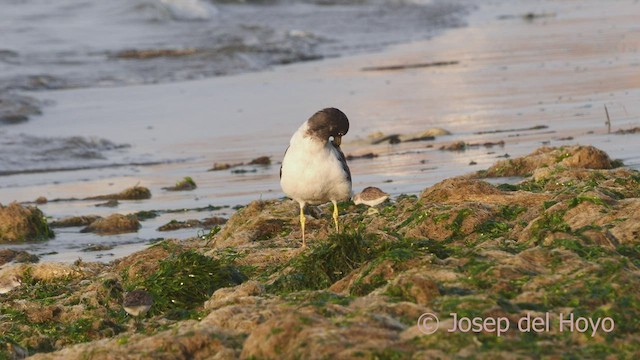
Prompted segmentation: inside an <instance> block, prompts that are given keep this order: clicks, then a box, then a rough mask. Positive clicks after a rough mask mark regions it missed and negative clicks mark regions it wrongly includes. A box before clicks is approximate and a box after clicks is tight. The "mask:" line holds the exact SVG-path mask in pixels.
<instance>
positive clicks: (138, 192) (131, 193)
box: [84, 185, 151, 200]
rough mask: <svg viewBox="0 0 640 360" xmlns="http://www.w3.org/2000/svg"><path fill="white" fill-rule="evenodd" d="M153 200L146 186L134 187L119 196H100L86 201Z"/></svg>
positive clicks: (88, 198) (118, 194)
mask: <svg viewBox="0 0 640 360" xmlns="http://www.w3.org/2000/svg"><path fill="white" fill-rule="evenodd" d="M150 198H151V191H149V189H147V188H146V187H144V186H138V185H136V186H133V187H130V188H127V189H125V190H122V191H121V192H119V193H117V194H108V195H98V196H91V197H87V198H84V200H146V199H150Z"/></svg>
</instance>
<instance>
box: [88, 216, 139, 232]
mask: <svg viewBox="0 0 640 360" xmlns="http://www.w3.org/2000/svg"><path fill="white" fill-rule="evenodd" d="M138 229H140V222H139V221H138V218H137V217H136V216H135V215H122V214H113V215H109V216H108V217H106V218H100V219H97V220H96V221H94V222H92V223H91V224H89V225H88V226H87V227H85V228H84V229H82V230H81V232H93V233H96V234H99V235H114V234H123V233H130V232H136V231H138Z"/></svg>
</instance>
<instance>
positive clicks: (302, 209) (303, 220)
mask: <svg viewBox="0 0 640 360" xmlns="http://www.w3.org/2000/svg"><path fill="white" fill-rule="evenodd" d="M306 221H307V218H305V217H304V204H300V228H301V229H302V230H301V231H302V247H307V243H306V242H305V240H304V223H305V222H306Z"/></svg>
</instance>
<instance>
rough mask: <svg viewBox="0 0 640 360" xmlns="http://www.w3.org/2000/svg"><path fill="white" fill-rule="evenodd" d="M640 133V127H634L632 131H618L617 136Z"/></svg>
mask: <svg viewBox="0 0 640 360" xmlns="http://www.w3.org/2000/svg"><path fill="white" fill-rule="evenodd" d="M638 133H640V127H634V128H631V129H618V130H616V132H615V134H617V135H626V134H638Z"/></svg>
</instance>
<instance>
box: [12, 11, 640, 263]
mask: <svg viewBox="0 0 640 360" xmlns="http://www.w3.org/2000/svg"><path fill="white" fill-rule="evenodd" d="M528 13H532V14H536V15H542V16H539V17H538V16H533V19H527V18H526V17H523V16H524V15H526V14H528ZM639 15H640V3H638V2H635V1H630V0H629V1H623V0H620V1H614V2H611V3H607V4H606V5H605V4H603V3H601V2H598V1H582V2H580V3H576V2H573V1H541V2H536V3H535V4H527V2H524V1H519V2H515V3H509V4H504V5H501V6H499V7H498V6H485V7H483V8H482V9H480V11H478V12H477V13H476V14H474V15H473V16H472V18H471V24H470V26H469V27H466V28H461V29H455V30H451V31H448V32H446V33H445V34H443V35H441V36H439V37H436V38H434V39H432V40H430V41H421V42H416V43H412V44H406V45H402V46H396V47H393V48H390V49H388V51H385V52H384V53H380V54H367V55H359V56H353V57H348V58H339V59H331V60H325V61H320V62H311V63H303V64H295V65H289V66H283V67H279V68H275V69H273V70H271V71H266V72H261V73H252V74H244V75H238V76H230V77H222V78H213V79H207V80H200V81H191V82H183V83H173V84H159V85H145V86H132V87H125V88H104V89H79V90H61V91H49V92H39V93H33V94H29V95H30V96H36V97H38V98H40V99H42V100H47V101H53V102H54V103H55V105H52V106H50V107H47V108H45V109H44V115H43V116H41V117H38V118H33V119H31V120H30V121H29V122H26V123H22V124H18V125H15V126H12V128H11V131H12V132H15V133H27V134H32V135H39V136H68V135H70V134H73V135H82V136H100V137H103V138H107V139H109V140H111V141H113V142H116V143H128V144H131V145H132V148H131V149H129V151H130V152H131V153H132V155H131V156H132V157H145V156H148V157H149V158H153V159H159V160H167V161H168V162H167V163H164V164H161V165H154V166H125V167H118V168H107V169H98V170H83V171H73V172H58V173H46V174H35V175H34V174H23V175H13V176H5V177H2V178H0V202H2V203H8V202H11V201H13V200H16V201H21V202H24V201H33V200H34V199H35V198H37V197H38V196H45V197H47V198H49V199H53V198H70V197H77V198H83V197H88V196H94V195H99V194H106V193H112V192H117V191H120V190H123V189H124V188H126V187H130V186H133V185H135V184H136V183H140V185H142V186H146V187H148V188H150V189H151V191H152V194H153V197H152V198H151V199H150V200H146V201H132V202H125V201H122V202H121V203H120V205H119V206H118V207H117V208H115V209H109V208H97V207H95V206H94V205H95V204H96V203H98V202H91V201H76V202H58V203H49V204H45V205H41V206H40V208H41V209H42V210H43V212H44V213H45V214H46V215H48V216H51V217H53V218H54V219H59V218H62V217H66V216H72V215H88V214H99V215H108V214H109V213H112V212H119V213H123V214H127V213H131V212H135V211H139V210H151V209H180V208H195V207H202V206H206V205H209V204H210V205H216V206H222V205H227V206H234V205H238V204H246V203H248V202H249V201H251V200H256V199H259V198H262V199H269V198H278V197H281V196H283V194H282V193H281V190H280V187H279V184H278V168H279V165H278V162H279V161H280V160H281V157H282V153H283V152H284V149H285V148H286V146H287V142H288V140H289V137H290V136H291V134H292V133H293V132H294V131H295V129H296V128H297V127H298V126H299V125H300V123H302V122H303V121H304V120H306V118H308V116H309V115H311V114H312V113H313V112H315V111H316V110H318V109H321V108H323V107H327V106H335V107H338V108H340V109H341V110H343V111H344V112H345V113H346V114H347V115H348V116H349V118H350V120H351V129H350V131H349V134H348V135H347V136H346V137H345V138H344V142H343V150H344V152H345V153H346V154H347V155H349V154H351V155H359V154H365V153H368V152H373V153H376V154H378V157H376V158H374V159H358V160H353V161H351V162H350V167H351V170H352V173H353V178H354V191H355V192H357V191H360V190H361V189H362V188H364V187H366V186H378V187H380V188H382V189H383V190H385V191H386V192H389V193H391V194H392V196H397V195H399V194H401V193H416V192H419V191H421V190H422V189H424V188H425V187H427V186H430V185H432V184H434V183H436V182H438V181H441V180H443V179H445V178H448V177H451V176H454V175H460V174H464V173H468V172H471V171H476V170H481V169H486V168H487V167H489V166H490V165H492V164H493V163H494V162H495V161H496V160H497V159H498V158H499V157H500V156H505V154H508V155H509V156H518V155H523V154H526V153H529V152H531V151H532V150H534V149H535V148H537V147H539V146H541V145H542V144H548V145H550V146H562V145H568V144H590V145H594V146H596V147H598V148H600V149H602V150H604V151H606V152H607V153H608V154H609V155H610V156H611V157H613V158H618V159H622V160H623V161H624V163H625V164H626V165H627V166H630V167H632V168H636V169H638V168H640V155H638V154H640V151H639V150H640V141H638V135H633V134H631V135H615V134H608V133H607V126H606V125H605V120H606V116H605V111H604V106H605V105H606V106H607V108H608V110H609V114H610V118H611V122H612V127H611V128H612V130H613V131H616V130H618V129H627V128H631V127H634V126H637V125H638V119H639V118H640V103H638V101H637V99H638V98H639V97H640V77H638V76H637V74H638V73H639V71H640V60H639V57H638V50H639V47H640V45H638V44H640V31H639V30H640V27H639V26H638V23H637V18H638V16H639ZM450 61H453V62H457V63H455V64H451V65H446V66H432V67H408V68H406V69H399V70H384V71H382V70H381V71H364V70H363V68H366V67H380V66H397V65H411V64H424V63H433V62H450ZM536 125H545V126H547V128H545V129H540V130H532V131H514V132H501V133H488V134H476V133H477V132H482V131H494V130H505V129H521V128H529V127H533V126H536ZM432 127H440V128H444V129H447V130H449V131H450V132H451V133H452V135H448V136H442V137H438V138H436V140H434V141H426V142H424V141H423V142H410V143H401V144H397V145H388V144H380V145H364V142H365V140H366V139H367V135H368V134H371V133H374V132H382V133H384V134H393V133H401V134H407V133H414V132H419V131H422V130H425V129H428V128H432ZM70 129H73V130H70ZM501 140H503V141H504V142H505V144H504V146H494V147H493V148H485V147H483V146H480V147H477V148H471V149H468V150H466V151H460V152H451V151H440V150H438V149H439V148H440V147H441V146H446V145H449V144H451V143H453V142H456V141H465V142H467V143H484V142H497V141H501ZM263 155H267V156H270V157H271V159H272V161H273V163H274V164H273V165H271V166H267V167H251V168H247V169H249V170H253V169H255V170H256V172H255V173H254V172H249V173H245V174H234V173H232V172H231V171H230V170H224V171H217V172H208V171H207V170H208V169H209V168H211V166H212V165H213V164H214V163H232V164H233V163H239V162H248V161H250V160H251V159H253V158H256V157H258V156H263ZM471 162H475V163H476V164H475V165H469V164H470V163H471ZM184 176H190V177H192V178H193V179H194V180H195V182H196V183H197V184H198V188H197V189H196V190H194V191H191V192H178V193H175V192H167V191H163V190H161V188H162V187H166V186H171V185H173V184H174V183H175V182H176V181H177V180H180V179H182V178H183V177H184ZM388 181H391V182H388ZM232 212H233V210H232V209H231V208H223V209H221V210H219V211H216V212H200V213H194V212H186V213H183V214H179V215H176V214H165V215H163V216H162V217H160V218H156V219H153V220H148V221H145V222H143V223H142V229H141V230H140V231H139V232H138V233H137V234H130V235H126V236H116V237H99V236H96V235H93V234H79V233H77V231H75V230H77V229H71V230H69V231H68V232H66V231H67V230H65V232H61V233H57V237H56V239H54V240H51V241H50V242H49V243H48V244H47V245H46V246H41V245H39V247H36V248H34V247H33V245H25V246H20V247H18V246H9V247H11V248H27V249H32V251H33V252H35V253H36V254H39V253H43V252H49V251H58V252H59V254H57V255H51V256H44V257H43V258H42V261H50V260H51V261H74V260H76V259H77V258H78V257H82V258H83V259H84V260H93V259H95V257H96V256H101V255H102V257H101V258H100V259H101V260H103V261H108V260H111V259H113V258H116V257H119V256H123V255H126V254H127V253H129V252H132V251H135V250H137V249H140V248H142V247H144V246H146V244H148V241H149V240H150V239H153V238H157V237H167V238H169V237H178V238H186V237H190V236H195V235H196V234H197V230H194V229H188V230H181V231H180V232H176V233H173V232H172V233H160V232H158V231H156V230H155V229H156V228H157V227H158V226H160V225H162V224H163V223H166V222H168V221H169V220H171V219H177V220H184V219H188V218H196V219H202V218H205V217H209V216H212V215H222V216H227V217H228V216H229V215H230V214H231V213H232ZM105 242H115V243H119V244H122V243H123V242H124V243H128V245H119V246H117V247H115V248H114V249H113V250H110V251H106V252H104V253H102V254H101V253H100V252H97V253H82V252H78V249H73V248H69V247H68V246H71V247H72V246H73V245H72V244H74V243H76V244H80V243H84V244H86V243H105ZM65 244H66V245H65ZM69 244H71V245H69ZM3 247H4V245H3ZM63 247H64V249H63Z"/></svg>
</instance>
